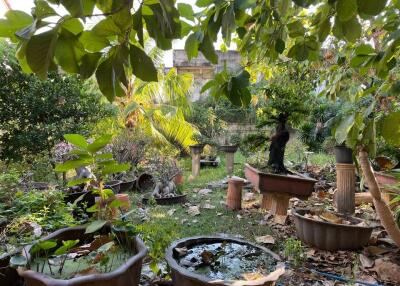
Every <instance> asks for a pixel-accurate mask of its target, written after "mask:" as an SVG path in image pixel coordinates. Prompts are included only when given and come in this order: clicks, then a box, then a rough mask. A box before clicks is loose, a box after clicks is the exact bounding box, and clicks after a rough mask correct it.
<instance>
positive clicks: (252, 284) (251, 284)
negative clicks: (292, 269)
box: [230, 267, 285, 286]
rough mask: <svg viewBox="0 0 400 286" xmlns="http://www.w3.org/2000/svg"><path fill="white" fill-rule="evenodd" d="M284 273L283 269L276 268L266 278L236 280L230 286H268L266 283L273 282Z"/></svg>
mask: <svg viewBox="0 0 400 286" xmlns="http://www.w3.org/2000/svg"><path fill="white" fill-rule="evenodd" d="M284 273H285V268H283V267H282V268H278V269H276V270H275V271H274V272H271V273H270V274H268V275H267V276H263V277H261V278H258V279H255V280H251V281H243V280H238V281H234V282H233V283H232V284H230V285H231V286H256V285H269V283H268V282H275V281H277V280H278V279H279V277H281V276H282V275H283V274H284Z"/></svg>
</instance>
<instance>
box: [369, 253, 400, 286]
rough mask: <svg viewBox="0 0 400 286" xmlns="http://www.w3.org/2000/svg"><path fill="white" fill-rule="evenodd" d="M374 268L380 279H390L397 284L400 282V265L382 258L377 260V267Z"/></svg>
mask: <svg viewBox="0 0 400 286" xmlns="http://www.w3.org/2000/svg"><path fill="white" fill-rule="evenodd" d="M373 270H374V271H375V272H376V273H377V274H378V277H379V279H380V280H383V281H390V282H393V283H395V284H396V285H399V284H400V266H399V265H397V264H395V263H393V262H390V261H385V260H384V259H382V258H379V259H377V260H375V267H374V268H373Z"/></svg>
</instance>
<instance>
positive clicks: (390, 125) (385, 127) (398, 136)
mask: <svg viewBox="0 0 400 286" xmlns="http://www.w3.org/2000/svg"><path fill="white" fill-rule="evenodd" d="M381 135H382V137H383V138H384V139H385V141H386V142H387V143H389V144H391V145H393V146H396V147H400V111H397V112H393V113H390V114H389V115H387V116H386V117H385V118H384V119H383V121H382V124H381Z"/></svg>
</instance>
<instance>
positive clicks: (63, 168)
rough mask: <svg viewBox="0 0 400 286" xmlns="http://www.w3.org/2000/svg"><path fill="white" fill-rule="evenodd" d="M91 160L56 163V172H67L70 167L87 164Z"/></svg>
mask: <svg viewBox="0 0 400 286" xmlns="http://www.w3.org/2000/svg"><path fill="white" fill-rule="evenodd" d="M90 163H91V162H90V161H88V160H80V159H78V160H69V161H67V162H65V163H61V164H57V165H56V167H55V169H54V170H55V171H56V172H67V171H69V170H72V169H76V168H79V167H82V166H87V165H88V164H90Z"/></svg>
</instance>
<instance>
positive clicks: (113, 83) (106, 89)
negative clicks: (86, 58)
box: [96, 58, 125, 101]
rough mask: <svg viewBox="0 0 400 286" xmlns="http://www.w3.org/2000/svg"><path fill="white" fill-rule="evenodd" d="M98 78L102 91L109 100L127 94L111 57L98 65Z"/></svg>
mask: <svg viewBox="0 0 400 286" xmlns="http://www.w3.org/2000/svg"><path fill="white" fill-rule="evenodd" d="M96 79H97V83H98V85H99V88H100V90H101V92H102V93H103V94H104V95H105V97H107V99H108V100H109V101H113V100H114V99H115V97H121V96H124V95H125V91H124V90H123V88H122V86H121V82H120V81H119V79H118V72H117V71H116V68H115V66H113V60H112V59H111V58H108V59H106V60H105V61H103V62H102V63H101V64H100V65H99V66H98V67H97V70H96Z"/></svg>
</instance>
